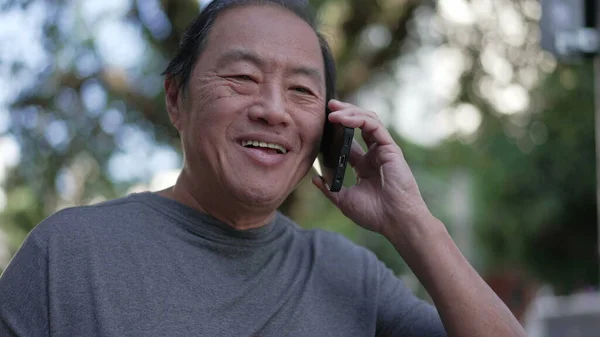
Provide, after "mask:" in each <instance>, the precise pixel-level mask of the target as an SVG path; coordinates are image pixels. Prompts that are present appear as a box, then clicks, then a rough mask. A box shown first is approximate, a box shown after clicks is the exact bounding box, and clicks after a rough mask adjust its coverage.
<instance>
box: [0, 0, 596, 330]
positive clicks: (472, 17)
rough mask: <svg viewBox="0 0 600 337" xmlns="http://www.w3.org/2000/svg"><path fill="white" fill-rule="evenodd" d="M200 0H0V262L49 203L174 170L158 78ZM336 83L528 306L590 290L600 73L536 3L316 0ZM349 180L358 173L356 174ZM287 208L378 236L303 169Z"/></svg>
mask: <svg viewBox="0 0 600 337" xmlns="http://www.w3.org/2000/svg"><path fill="white" fill-rule="evenodd" d="M207 2H209V1H201V0H200V1H199V0H137V1H135V0H103V1H91V0H72V1H64V0H47V1H42V0H38V1H26V0H21V1H18V0H0V272H1V271H2V270H3V268H4V267H6V265H7V264H8V262H9V261H10V259H11V257H12V255H13V254H14V253H15V252H16V250H17V249H18V248H19V246H20V244H21V242H22V241H23V239H24V238H25V237H26V235H27V233H28V232H29V231H30V230H31V229H32V228H33V227H34V226H35V225H36V224H37V223H39V222H40V221H41V220H43V219H44V218H45V217H47V216H49V215H51V214H52V213H54V212H56V211H57V210H59V209H62V208H65V207H71V206H77V205H86V204H92V203H97V202H100V201H103V200H106V199H112V198H116V197H120V196H124V195H126V194H128V193H131V192H137V191H143V190H158V189H162V188H164V187H166V186H168V185H170V184H172V183H173V182H174V180H175V178H176V176H177V174H178V169H179V168H180V167H181V163H182V156H181V150H180V145H179V140H178V137H177V134H176V132H175V129H174V128H173V127H172V126H171V125H170V124H169V120H168V117H167V114H166V112H165V108H164V97H163V91H162V80H163V79H162V77H161V76H160V73H161V72H162V71H163V70H164V68H165V66H166V64H167V62H168V60H169V59H170V57H172V56H173V55H174V53H175V50H176V48H177V45H178V41H179V37H180V34H181V33H182V31H183V29H184V28H185V27H186V25H187V24H188V23H189V22H190V21H191V20H192V18H193V17H194V16H195V15H196V14H197V13H198V11H199V9H200V8H201V7H202V6H203V5H205V4H206V3H207ZM310 2H311V3H312V4H313V5H314V6H315V8H317V9H318V14H319V17H320V19H321V22H322V29H321V30H322V32H324V33H325V35H326V36H327V37H328V39H329V41H330V43H331V45H332V48H333V52H334V54H335V57H336V59H337V61H338V71H339V84H340V91H339V97H341V99H343V100H348V101H351V102H353V103H356V104H359V105H361V106H363V107H365V108H367V109H369V110H373V111H376V112H377V113H378V114H379V115H380V116H381V118H382V119H383V120H384V121H385V122H386V124H387V125H388V126H389V128H390V130H391V131H392V132H393V134H394V136H395V137H396V139H397V142H398V143H399V144H400V145H401V147H402V148H403V150H404V152H405V155H406V158H407V160H408V162H409V164H410V165H411V167H412V169H413V171H414V173H415V176H416V178H417V181H418V183H419V186H420V187H421V191H422V193H423V195H424V197H425V199H426V201H427V203H428V205H429V207H430V209H431V210H432V212H433V214H434V215H435V216H437V217H438V218H440V219H441V220H442V221H443V222H444V223H445V224H446V225H447V227H448V228H449V230H450V232H451V234H452V236H453V237H454V239H455V240H456V242H457V243H458V245H459V247H460V248H461V250H462V251H463V253H464V254H465V255H466V256H467V257H468V258H469V260H470V261H471V262H472V263H473V265H474V266H475V267H476V268H477V269H478V271H479V272H480V273H481V275H482V276H483V277H484V278H485V279H486V281H488V283H489V284H490V285H491V286H492V287H493V288H494V290H495V291H496V292H497V293H498V294H499V295H500V296H501V297H502V299H503V300H504V301H505V302H506V303H507V304H508V305H509V307H510V308H511V310H513V312H514V313H515V314H516V315H517V316H518V317H519V319H521V320H522V321H523V320H524V319H525V312H526V310H527V308H528V307H529V306H530V303H532V301H533V300H534V299H535V298H536V297H537V296H539V294H540V292H544V293H550V294H555V295H572V294H581V293H590V292H592V291H594V290H597V285H598V282H599V279H598V275H599V270H598V262H599V261H598V241H597V237H598V232H597V211H596V188H595V181H596V178H595V177H596V176H595V174H596V173H595V172H596V171H595V170H596V165H595V158H596V156H595V145H594V144H595V143H594V76H593V63H592V61H591V60H590V59H581V60H578V61H577V62H571V63H569V64H563V63H561V62H557V60H556V59H555V57H554V56H553V55H551V54H550V53H548V52H546V51H543V50H542V49H541V47H540V35H541V34H540V28H539V20H540V18H541V16H542V10H541V9H542V6H541V4H540V2H539V1H538V0H520V1H518V0H437V1H431V0H422V1H418V0H377V1H367V0H314V1H310ZM348 180H349V181H348V183H352V177H348ZM281 211H282V212H284V213H286V214H288V215H289V216H291V217H292V218H293V219H294V220H296V221H297V222H298V223H299V224H301V225H302V226H304V227H306V228H314V227H317V228H324V229H327V230H331V231H336V232H339V233H342V234H343V235H345V236H347V237H349V238H350V239H351V240H353V241H355V242H357V243H358V244H360V245H364V246H366V247H368V248H369V249H371V250H373V251H374V252H375V253H376V254H377V255H378V256H379V257H380V259H382V260H383V261H384V262H385V263H386V264H387V265H388V266H389V267H390V268H392V269H393V270H394V271H395V272H396V273H397V274H398V275H399V276H401V277H402V278H403V279H404V280H406V282H407V284H408V285H409V286H410V287H412V288H413V289H414V290H415V291H416V292H417V293H418V294H419V296H423V297H425V298H426V297H427V296H426V294H425V292H424V291H423V289H422V288H421V286H420V285H419V283H418V281H417V280H416V279H415V277H414V276H413V275H412V274H411V272H410V270H408V269H407V267H406V266H405V264H404V263H403V261H402V259H400V258H399V257H398V255H397V253H396V252H395V250H394V249H393V247H392V246H391V245H390V244H389V243H387V242H386V241H385V240H384V239H383V238H382V237H380V236H379V235H375V234H373V233H369V232H366V231H364V230H362V229H360V228H358V227H357V226H355V225H354V224H352V223H351V222H350V221H349V220H348V219H346V218H344V217H343V216H342V215H341V214H340V212H338V211H337V210H336V209H334V208H333V207H332V206H331V205H330V204H329V202H327V201H326V199H325V198H324V197H323V196H321V194H320V192H319V191H317V189H316V188H314V187H313V186H312V185H311V184H310V182H309V179H306V181H304V182H303V183H302V184H301V185H300V186H299V188H298V189H297V190H296V191H295V192H294V193H293V194H292V195H291V196H290V198H289V199H288V200H287V201H286V203H285V204H284V205H283V206H282V208H281Z"/></svg>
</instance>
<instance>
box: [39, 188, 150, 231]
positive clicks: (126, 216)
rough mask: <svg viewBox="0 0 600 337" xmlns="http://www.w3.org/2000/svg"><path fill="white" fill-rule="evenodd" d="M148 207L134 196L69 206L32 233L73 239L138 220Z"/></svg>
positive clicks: (46, 220)
mask: <svg viewBox="0 0 600 337" xmlns="http://www.w3.org/2000/svg"><path fill="white" fill-rule="evenodd" d="M148 210H151V208H150V207H148V206H147V205H145V204H144V203H143V202H141V201H140V200H139V198H137V197H136V196H135V195H130V196H126V197H122V198H118V199H113V200H109V201H105V202H101V203H98V204H94V205H86V206H76V207H69V208H65V209H62V210H60V211H58V212H56V213H54V214H52V215H50V216H49V217H47V218H46V219H44V220H43V221H42V222H41V223H39V224H38V225H37V226H36V227H35V228H34V229H33V230H32V231H31V233H30V236H31V237H34V238H35V239H36V240H37V241H40V242H44V241H47V240H48V239H50V238H64V239H73V238H74V236H77V237H81V236H85V235H93V234H97V233H98V232H107V231H108V232H110V231H111V230H112V229H113V228H116V227H121V226H123V225H124V224H126V223H128V222H131V221H134V220H135V219H139V218H140V215H141V214H144V213H146V212H147V211H148Z"/></svg>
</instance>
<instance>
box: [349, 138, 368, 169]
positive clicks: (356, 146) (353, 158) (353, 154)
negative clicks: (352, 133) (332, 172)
mask: <svg viewBox="0 0 600 337" xmlns="http://www.w3.org/2000/svg"><path fill="white" fill-rule="evenodd" d="M364 155H365V150H364V149H363V147H362V146H361V145H360V143H359V142H357V141H356V139H354V140H352V146H351V147H350V154H349V155H348V164H350V166H352V167H354V166H356V164H357V163H358V161H359V160H360V159H361V158H362V157H364Z"/></svg>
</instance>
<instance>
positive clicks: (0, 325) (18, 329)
mask: <svg viewBox="0 0 600 337" xmlns="http://www.w3.org/2000/svg"><path fill="white" fill-rule="evenodd" d="M47 275H48V255H47V250H46V249H45V248H44V247H43V245H41V244H40V243H39V242H37V241H36V240H35V238H34V236H33V235H32V234H30V235H29V236H28V237H27V239H26V240H25V241H24V242H23V245H22V246H21V248H20V249H19V251H18V252H17V254H16V255H15V256H14V257H13V259H12V260H11V262H10V263H9V265H8V267H7V268H6V270H5V271H4V273H3V274H2V276H0V336H11V337H25V336H40V337H43V336H49V335H50V333H49V319H48V280H47Z"/></svg>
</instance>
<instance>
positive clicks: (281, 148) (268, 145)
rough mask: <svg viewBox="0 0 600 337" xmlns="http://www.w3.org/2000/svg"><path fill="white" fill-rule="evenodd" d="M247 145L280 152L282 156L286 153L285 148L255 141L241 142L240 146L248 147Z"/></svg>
mask: <svg viewBox="0 0 600 337" xmlns="http://www.w3.org/2000/svg"><path fill="white" fill-rule="evenodd" d="M249 145H252V146H256V147H264V148H269V149H274V150H278V151H279V152H281V153H283V154H285V153H287V150H286V148H284V147H283V146H281V145H279V144H274V143H266V142H259V141H256V140H243V141H242V146H249Z"/></svg>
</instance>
